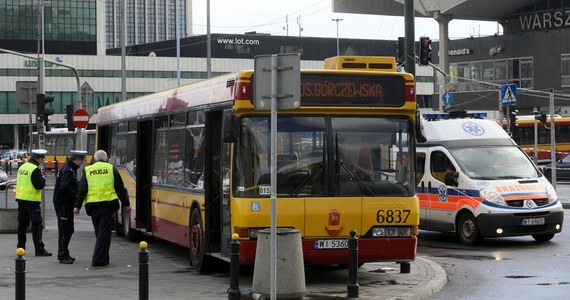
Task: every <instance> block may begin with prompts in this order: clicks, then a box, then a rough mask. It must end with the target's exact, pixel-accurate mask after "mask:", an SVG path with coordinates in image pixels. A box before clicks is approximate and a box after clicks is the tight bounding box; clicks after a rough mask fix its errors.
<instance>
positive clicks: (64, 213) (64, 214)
mask: <svg viewBox="0 0 570 300" xmlns="http://www.w3.org/2000/svg"><path fill="white" fill-rule="evenodd" d="M55 214H56V215H57V231H58V239H57V259H58V260H62V259H65V258H68V257H70V256H69V242H70V241H71V236H72V235H73V232H74V231H75V227H74V225H73V220H74V216H73V206H71V207H65V206H58V207H55Z"/></svg>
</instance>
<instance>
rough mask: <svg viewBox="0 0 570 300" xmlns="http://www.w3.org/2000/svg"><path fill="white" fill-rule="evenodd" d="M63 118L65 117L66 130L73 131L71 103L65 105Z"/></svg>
mask: <svg viewBox="0 0 570 300" xmlns="http://www.w3.org/2000/svg"><path fill="white" fill-rule="evenodd" d="M65 118H66V119H67V131H75V125H74V124H73V105H71V104H68V105H66V106H65Z"/></svg>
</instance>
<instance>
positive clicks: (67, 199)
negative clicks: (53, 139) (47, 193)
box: [53, 159, 79, 208]
mask: <svg viewBox="0 0 570 300" xmlns="http://www.w3.org/2000/svg"><path fill="white" fill-rule="evenodd" d="M77 169H79V166H78V165H76V164H75V163H74V162H73V161H72V160H71V159H68V160H67V163H66V164H65V165H63V167H62V168H61V169H59V172H58V173H57V179H56V180H55V188H54V191H53V204H54V206H55V207H62V206H63V207H69V208H73V207H74V205H75V200H76V198H77V190H78V184H77V175H76V174H77V173H76V172H75V171H76V170H77Z"/></svg>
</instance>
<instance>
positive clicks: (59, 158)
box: [33, 128, 95, 170]
mask: <svg viewBox="0 0 570 300" xmlns="http://www.w3.org/2000/svg"><path fill="white" fill-rule="evenodd" d="M79 135H81V137H80V136H79ZM33 139H34V143H35V144H36V145H37V144H38V133H37V132H34V133H33ZM80 143H81V144H80ZM45 149H46V150H47V154H46V160H45V167H46V169H48V170H52V169H55V168H56V162H57V167H58V168H60V167H61V166H63V164H65V162H66V161H67V158H68V157H69V155H70V152H69V151H70V150H86V151H87V153H88V155H87V156H86V158H85V162H86V163H87V164H89V163H90V162H91V159H92V155H93V152H94V151H95V130H94V129H87V130H83V131H82V132H81V133H76V132H72V131H68V130H67V128H52V129H51V130H50V131H47V132H46V133H45Z"/></svg>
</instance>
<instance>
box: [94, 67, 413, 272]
mask: <svg viewBox="0 0 570 300" xmlns="http://www.w3.org/2000/svg"><path fill="white" fill-rule="evenodd" d="M255 76H256V74H254V73H253V71H239V72H236V73H232V74H227V75H222V76H218V77H214V78H211V79H207V80H204V81H201V82H197V83H193V84H190V85H186V86H182V87H179V88H176V89H172V90H167V91H163V92H158V93H154V94H150V95H145V96H142V97H138V98H135V99H132V100H128V101H124V102H120V103H116V104H114V105H110V106H105V107H102V108H100V109H99V112H98V118H97V142H98V148H100V149H104V150H106V151H107V152H108V153H109V156H110V162H111V163H113V164H114V165H116V166H117V167H118V169H119V172H120V173H121V176H122V178H123V180H124V182H125V184H126V187H127V189H128V193H129V197H130V199H131V206H132V210H131V212H130V213H129V214H127V213H124V212H123V211H121V210H120V211H119V212H118V214H117V215H116V222H117V227H116V229H117V233H119V234H123V235H125V236H126V237H128V238H132V237H133V236H135V235H136V234H141V233H142V234H152V236H154V237H157V238H160V239H164V240H167V241H170V242H172V243H176V244H179V245H182V246H184V247H187V248H189V250H190V251H189V256H190V261H191V264H192V265H193V267H194V269H195V270H197V271H205V270H207V269H208V268H209V267H211V266H212V263H214V261H215V260H214V259H212V258H213V257H217V258H221V259H223V260H226V261H229V242H230V241H231V236H232V234H234V233H237V234H239V240H240V243H241V251H240V263H241V264H244V265H247V264H253V263H254V260H255V251H256V238H257V233H258V231H259V230H262V229H265V228H268V227H269V226H270V194H269V190H270V188H269V187H270V156H271V155H270V144H269V141H270V139H269V136H270V123H271V122H270V112H269V111H260V110H254V106H253V104H252V98H253V97H252V87H253V81H254V80H255ZM415 118H416V102H415V93H414V79H413V76H412V75H410V74H408V73H402V72H397V71H396V64H395V60H394V58H393V57H392V58H388V57H355V56H354V57H352V56H351V57H346V56H341V57H334V58H330V59H328V60H327V62H326V63H325V68H324V69H320V70H301V106H300V108H298V109H295V110H280V111H279V114H278V119H277V124H278V126H277V141H278V145H277V147H276V148H277V153H276V157H277V174H276V176H277V184H276V189H277V201H276V202H277V209H276V210H277V216H276V220H277V221H276V223H277V227H278V228H294V229H296V230H299V231H300V233H301V237H302V247H303V255H304V262H305V264H307V265H315V264H347V263H348V249H347V244H348V243H347V241H348V238H349V236H350V234H349V232H350V231H351V230H352V229H355V230H356V232H357V235H356V236H357V237H358V238H359V244H358V247H359V251H358V262H359V263H360V264H362V263H366V262H375V261H397V262H403V263H409V262H410V261H413V260H414V259H415V257H416V246H417V233H418V225H419V202H418V198H417V197H416V192H415V191H416V189H415V175H414V174H415V171H414V164H413V160H412V161H410V163H408V160H407V158H408V157H411V158H413V157H415V156H414V155H415V153H414V149H415V147H414V141H415V133H414V132H415V127H414V126H415Z"/></svg>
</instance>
